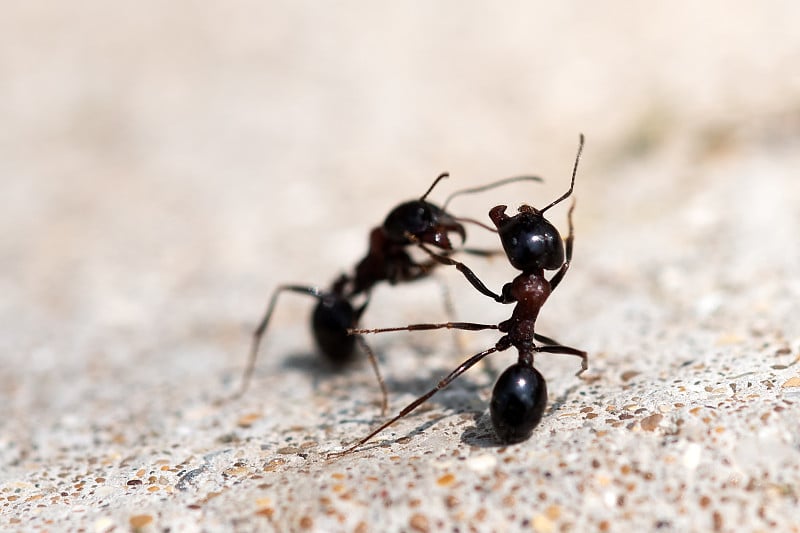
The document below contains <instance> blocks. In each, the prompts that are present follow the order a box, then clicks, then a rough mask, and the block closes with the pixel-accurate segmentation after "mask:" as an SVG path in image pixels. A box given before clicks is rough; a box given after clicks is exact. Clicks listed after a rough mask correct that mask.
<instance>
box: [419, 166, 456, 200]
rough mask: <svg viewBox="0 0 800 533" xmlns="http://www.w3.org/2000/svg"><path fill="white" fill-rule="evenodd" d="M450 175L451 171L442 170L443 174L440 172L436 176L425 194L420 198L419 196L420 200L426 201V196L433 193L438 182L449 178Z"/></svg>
mask: <svg viewBox="0 0 800 533" xmlns="http://www.w3.org/2000/svg"><path fill="white" fill-rule="evenodd" d="M449 177H450V173H449V172H442V173H441V174H439V175H438V176H436V179H435V180H433V183H432V184H431V186H430V187H428V190H427V191H425V194H423V195H422V196H420V198H419V201H420V202H424V201H425V198H426V197H427V196H428V195H429V194H430V193H431V191H432V190H433V188H434V187H436V184H437V183H439V182H440V181H442V180H443V179H445V178H449Z"/></svg>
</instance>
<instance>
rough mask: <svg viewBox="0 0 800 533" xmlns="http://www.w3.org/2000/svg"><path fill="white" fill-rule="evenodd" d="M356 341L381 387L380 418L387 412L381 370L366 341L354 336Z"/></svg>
mask: <svg viewBox="0 0 800 533" xmlns="http://www.w3.org/2000/svg"><path fill="white" fill-rule="evenodd" d="M355 337H356V341H357V342H358V344H359V345H361V349H362V350H364V351H365V352H367V357H368V358H369V363H370V364H371V365H372V370H374V371H375V377H376V378H378V385H380V387H381V394H382V398H381V416H386V413H387V411H389V391H388V390H387V389H386V382H385V381H383V376H382V375H381V370H380V368H379V367H378V358H377V357H375V352H373V351H372V348H370V347H369V344H367V341H366V339H364V337H362V336H361V335H356V336H355Z"/></svg>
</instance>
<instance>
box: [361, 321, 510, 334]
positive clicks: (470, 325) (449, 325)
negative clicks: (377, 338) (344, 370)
mask: <svg viewBox="0 0 800 533" xmlns="http://www.w3.org/2000/svg"><path fill="white" fill-rule="evenodd" d="M497 328H498V326H497V324H476V323H475V322H442V323H440V324H409V325H408V326H399V327H395V328H374V329H356V328H349V329H348V330H347V333H348V334H350V335H366V334H372V333H387V332H390V331H429V330H433V329H465V330H467V331H482V330H485V329H497Z"/></svg>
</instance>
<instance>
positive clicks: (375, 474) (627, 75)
mask: <svg viewBox="0 0 800 533" xmlns="http://www.w3.org/2000/svg"><path fill="white" fill-rule="evenodd" d="M798 20H800V9H798V8H797V7H796V6H795V4H793V3H790V2H767V3H763V2H759V3H756V2H752V3H738V4H736V5H733V4H730V3H728V2H706V3H703V4H702V5H698V4H695V3H689V2H685V3H679V4H674V3H673V4H671V5H670V6H659V5H652V4H649V5H644V4H637V3H631V2H605V3H603V4H597V5H593V4H592V5H590V4H584V3H578V2H563V3H559V4H558V5H551V4H548V3H544V2H534V3H526V4H515V5H502V6H497V5H492V6H489V5H488V4H480V3H474V2H469V3H464V2H438V3H435V4H431V5H427V4H422V3H417V4H390V3H377V4H376V3H369V2H360V3H350V4H330V5H325V4H319V3H313V2H292V3H288V2H287V3H279V2H239V3H222V2H203V3H189V2H172V3H170V4H168V5H165V4H162V3H157V2H140V3H137V4H136V5H133V4H128V5H125V4H109V3H105V2H91V1H82V2H78V3H72V4H69V5H66V4H65V5H55V4H44V3H40V2H34V3H25V4H16V5H9V6H6V8H5V9H4V15H3V17H2V19H0V117H2V123H3V127H2V130H0V294H2V298H0V320H1V321H2V324H3V334H2V335H0V361H2V368H3V370H2V372H0V401H2V404H3V406H4V407H5V415H4V416H3V417H2V419H0V464H2V468H0V472H2V474H0V476H1V478H0V481H2V485H0V524H3V528H4V529H12V530H13V529H19V530H30V529H33V528H43V529H48V530H59V529H78V528H85V529H90V530H96V531H106V530H109V529H111V528H114V527H116V528H123V529H124V528H133V529H142V530H148V529H153V530H158V529H162V528H171V529H173V530H200V529H204V530H227V529H230V528H241V529H250V528H253V527H265V528H274V529H277V530H287V529H311V530H320V531H326V530H343V531H353V530H356V531H376V530H419V531H425V530H432V531H433V530H442V529H448V530H450V529H452V530H462V531H463V530H466V529H468V528H469V527H475V528H476V529H478V530H508V529H509V528H511V529H521V530H527V529H531V528H533V529H535V530H540V531H551V530H552V531H555V530H562V529H567V528H570V527H571V528H573V529H578V530H586V529H587V528H594V529H600V530H608V529H611V530H617V531H619V530H624V529H631V528H633V527H637V528H644V529H653V528H655V527H659V528H665V529H675V530H685V529H686V528H694V529H698V530H708V529H718V530H733V529H734V528H742V527H743V528H744V529H746V530H760V529H761V530H765V529H775V528H778V529H786V528H790V527H793V528H795V530H796V529H797V528H798V522H797V519H796V516H797V515H796V512H794V511H793V510H794V509H796V505H797V503H798V502H797V500H798V489H797V487H798V481H800V475H799V473H798V466H797V465H798V464H800V463H799V462H798V460H797V459H798V455H799V454H800V432H798V430H797V424H796V420H797V415H798V414H800V409H798V406H797V405H798V402H800V396H798V392H796V391H798V390H800V389H798V388H797V387H798V386H800V374H798V370H797V366H792V363H793V361H795V360H796V358H797V356H798V352H799V351H800V346H798V339H799V336H798V333H800V331H799V330H798V326H797V322H796V318H795V317H796V316H797V312H798V305H797V303H796V301H797V297H798V294H799V293H800V278H798V274H797V273H798V271H799V269H800V254H798V252H797V247H796V246H795V242H796V228H797V227H798V223H800V220H799V217H798V208H797V206H798V204H800V185H798V179H797V178H798V175H797V168H799V167H798V164H800V151H799V150H798V149H799V148H800V70H798V68H797V65H798V64H800V34H798V32H797V30H796V27H797V21H798ZM579 132H583V133H585V135H586V138H587V144H586V149H585V152H584V157H583V160H582V162H581V167H580V169H579V174H578V182H577V185H576V194H575V195H576V198H577V208H576V211H575V224H576V255H575V261H574V264H573V268H572V269H571V270H570V272H569V274H568V276H567V277H566V279H565V281H564V283H563V284H562V286H561V287H559V289H558V291H557V292H556V293H554V295H553V298H552V299H551V301H550V302H548V304H547V306H546V307H545V308H544V309H543V311H542V315H541V319H540V326H539V327H540V331H542V332H543V333H545V334H548V335H552V336H554V337H556V338H558V339H560V340H563V342H565V343H568V344H571V345H574V346H579V347H582V348H585V349H587V350H589V351H590V352H591V354H592V362H591V364H592V369H591V374H592V375H593V376H596V377H598V378H599V379H598V380H597V381H596V382H594V383H592V384H587V383H584V382H581V381H579V380H576V379H575V378H574V377H573V374H574V371H575V369H576V365H577V363H576V362H575V361H572V360H570V358H557V357H554V358H545V357H541V358H540V359H539V360H538V361H537V367H539V368H540V369H541V370H542V372H543V373H544V375H545V376H546V377H547V379H548V385H549V387H550V400H551V405H550V407H549V409H548V412H547V414H546V417H545V420H544V421H543V422H542V425H541V426H540V427H539V428H537V430H536V432H535V433H534V435H533V437H532V438H531V439H530V440H529V441H527V442H525V443H523V444H520V445H517V446H513V447H498V446H495V445H494V444H493V440H492V436H491V429H490V426H489V424H488V422H487V421H486V417H485V415H484V414H483V413H484V410H485V407H486V404H487V401H488V397H489V394H490V391H491V380H492V376H493V375H494V373H496V372H499V371H501V370H502V369H503V368H505V366H507V365H508V364H509V363H510V362H511V361H513V360H514V354H512V353H510V352H509V353H507V354H504V355H498V356H495V357H494V359H493V360H492V361H491V362H489V363H487V365H484V367H483V371H482V370H479V369H476V370H474V371H473V372H471V373H469V374H467V375H466V376H465V377H463V378H462V379H460V380H459V381H458V382H457V383H455V384H453V386H452V387H451V389H450V390H448V391H445V392H443V393H441V394H440V395H439V396H437V397H436V398H435V399H434V400H432V401H431V402H430V403H429V405H428V406H427V409H428V410H427V411H423V412H422V413H421V414H415V415H413V416H411V417H409V418H408V419H406V420H405V421H403V422H402V423H400V424H398V425H397V426H395V427H394V428H393V429H392V430H391V431H388V432H387V433H385V434H383V435H382V436H379V437H378V438H377V439H376V443H377V444H381V445H380V446H378V447H371V448H368V449H367V450H366V451H364V452H359V453H357V454H353V455H351V456H348V457H346V458H344V459H342V460H340V461H336V462H331V461H329V460H327V459H326V454H327V453H328V452H330V451H335V450H337V449H340V448H341V446H343V445H345V444H347V443H349V442H352V441H353V440H354V439H356V438H358V437H359V436H362V435H364V434H365V433H366V432H367V431H368V430H369V428H371V427H373V425H374V424H375V423H376V422H378V421H380V420H381V418H380V416H379V413H378V410H377V408H376V404H375V400H376V398H377V387H376V385H375V383H374V380H373V378H372V376H371V373H370V370H369V368H368V367H367V366H366V365H364V366H361V367H358V366H357V367H355V368H354V369H352V370H351V371H349V372H346V373H340V374H335V373H331V372H330V369H329V368H328V367H327V366H326V365H325V364H324V363H323V362H321V361H320V359H318V357H317V356H316V355H315V354H314V350H313V345H312V343H311V339H310V337H309V334H308V331H307V320H308V315H309V312H310V309H311V306H312V303H313V302H311V301H308V300H307V299H304V298H302V297H300V296H286V297H285V298H283V300H282V302H281V306H280V308H279V311H278V313H276V315H275V316H274V320H273V323H272V324H271V326H270V330H269V332H268V336H267V339H266V341H265V344H264V349H263V351H262V354H261V358H260V360H259V365H258V369H257V372H256V375H255V380H254V383H253V385H254V386H253V388H252V390H251V391H250V392H249V393H248V395H247V396H245V397H244V398H243V399H241V400H240V401H237V402H232V403H224V404H219V403H218V400H219V399H220V398H224V397H225V396H226V395H229V394H230V393H232V392H233V391H234V390H235V388H236V386H237V384H238V379H239V373H240V371H241V369H242V367H243V365H244V358H245V354H246V350H247V347H248V343H249V335H250V332H251V331H252V329H253V328H254V326H255V325H256V323H257V321H258V318H259V316H260V315H259V313H261V312H263V308H264V305H265V303H266V300H267V298H268V296H269V294H270V292H271V291H272V290H273V289H274V287H275V286H276V285H278V284H280V283H283V282H302V283H311V284H319V285H323V286H324V285H327V284H328V283H330V282H331V281H332V280H333V279H334V278H335V277H336V276H337V275H338V273H340V272H341V271H343V270H346V269H348V268H351V267H352V265H354V264H355V262H356V261H357V259H359V258H360V255H361V254H363V252H364V250H365V248H366V239H367V235H368V231H369V229H370V228H371V227H373V226H375V225H377V224H378V223H380V222H381V221H382V220H383V217H384V216H385V215H386V213H387V212H388V210H389V209H390V208H391V207H392V206H393V205H395V204H397V203H398V202H400V201H402V200H406V199H409V198H414V197H418V196H419V195H420V194H422V193H423V192H424V191H425V190H426V188H427V187H428V185H429V184H430V183H431V181H432V180H433V178H434V177H435V176H436V175H437V174H438V173H439V172H441V171H444V170H447V171H449V172H450V173H451V178H450V179H449V180H447V181H445V182H442V183H441V184H440V185H439V187H438V188H437V189H436V190H435V191H434V193H433V194H432V196H431V199H432V200H434V201H438V202H441V201H443V199H444V198H445V197H446V195H447V194H449V193H450V192H452V191H454V190H457V189H459V188H463V187H470V186H475V185H479V184H483V183H486V182H487V181H490V180H493V179H497V178H502V177H507V176H512V175H517V174H522V173H527V174H537V175H540V176H542V177H544V178H545V180H546V182H545V183H544V184H531V183H520V184H515V185H512V186H508V187H505V188H502V189H497V190H494V191H490V192H486V193H482V194H479V195H474V196H470V197H462V198H459V199H458V200H454V202H453V204H452V209H453V211H455V212H457V213H458V214H460V215H463V216H470V217H473V218H477V219H480V220H484V221H486V220H488V219H487V218H486V213H487V212H488V209H489V208H490V207H492V206H494V205H496V204H498V203H504V204H508V205H509V206H510V208H511V209H515V208H516V207H517V206H518V205H519V204H520V203H523V202H526V203H531V204H533V205H539V206H542V205H544V204H545V203H547V202H549V201H550V200H551V199H553V198H555V197H556V196H557V195H558V194H560V193H561V192H563V190H565V188H566V186H567V183H568V179H569V173H570V170H571V167H572V163H573V159H574V155H575V150H576V148H577V139H578V133H579ZM565 211H566V209H565V208H564V207H560V208H558V209H554V210H553V211H552V213H549V215H550V216H551V217H552V220H553V221H554V222H555V223H556V224H557V225H559V226H560V227H562V228H565ZM469 229H470V236H469V239H470V244H471V245H474V246H479V247H486V248H491V247H496V246H497V245H498V243H497V242H496V236H495V235H493V234H491V233H488V232H486V231H483V230H481V229H480V228H469ZM465 260H466V261H468V262H469V264H470V266H472V267H473V268H474V270H475V271H476V272H478V274H479V275H480V276H481V278H482V279H484V280H485V281H486V282H487V284H488V285H489V286H490V287H492V288H494V289H495V290H499V288H500V287H501V286H502V284H503V283H504V282H506V281H508V280H510V279H511V277H512V276H513V275H514V272H513V270H511V268H510V267H509V266H508V265H507V264H505V262H504V261H502V260H500V259H495V260H493V261H485V260H480V259H475V258H468V257H467V258H465ZM442 284H444V286H446V287H447V288H448V290H449V292H450V294H451V297H452V299H453V304H454V307H455V314H456V315H457V317H458V318H459V319H462V320H471V321H477V322H490V323H494V322H498V321H500V320H503V319H505V318H507V317H508V315H509V313H510V308H508V307H504V306H500V305H497V304H494V303H492V302H491V301H490V300H488V299H486V298H484V297H482V296H481V295H479V294H477V293H475V292H474V291H473V290H472V289H471V288H470V287H469V286H468V285H467V284H466V283H465V282H464V281H463V279H462V278H461V277H460V276H459V275H458V274H457V273H454V272H451V271H447V269H442V270H440V271H439V273H437V275H436V281H433V280H431V281H424V282H420V283H417V284H414V285H411V286H405V287H397V288H384V287H381V288H379V289H378V290H377V291H376V292H375V294H374V297H373V300H372V303H371V306H370V309H369V310H368V313H367V315H366V316H365V318H364V321H363V322H364V324H365V325H367V326H371V327H378V326H382V325H399V324H405V323H408V322H411V321H413V322H420V321H441V320H444V319H445V318H446V316H447V315H446V313H445V310H444V308H443V305H442V298H441V286H442ZM454 339H455V341H457V342H454ZM495 341H496V336H495V335H493V334H491V333H489V334H470V333H462V334H459V335H453V334H451V333H448V332H427V333H426V332H422V333H418V334H414V335H408V334H406V335H403V334H398V335H385V336H382V337H373V338H371V339H370V342H371V344H372V346H373V347H374V348H375V349H376V351H377V352H378V353H379V356H380V358H381V366H382V368H383V370H384V374H385V375H386V378H387V381H388V383H389V387H390V393H391V396H390V400H391V405H392V410H393V412H395V411H397V410H398V409H399V408H400V407H401V406H402V405H403V404H405V403H407V402H409V401H410V400H411V399H413V398H414V397H415V396H417V395H419V394H420V393H422V392H424V391H425V390H427V388H429V387H430V386H431V385H432V384H433V383H435V382H436V380H437V379H438V378H439V377H440V376H442V375H443V374H445V373H446V372H448V371H449V370H450V369H452V368H454V367H455V366H456V365H457V364H458V363H459V362H460V361H461V360H463V359H465V358H466V357H467V356H469V355H471V354H473V353H476V352H478V351H480V350H482V349H484V348H486V347H488V346H490V345H491V344H492V343H493V342H495ZM462 350H463V351H462ZM400 437H408V438H406V439H401V440H400V441H398V440H397V439H398V438H400Z"/></svg>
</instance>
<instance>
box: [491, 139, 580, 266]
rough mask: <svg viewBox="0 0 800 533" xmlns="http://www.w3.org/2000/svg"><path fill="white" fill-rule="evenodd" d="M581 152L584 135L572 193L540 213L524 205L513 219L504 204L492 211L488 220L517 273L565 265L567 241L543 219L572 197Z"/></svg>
mask: <svg viewBox="0 0 800 533" xmlns="http://www.w3.org/2000/svg"><path fill="white" fill-rule="evenodd" d="M582 151H583V134H581V136H580V143H579V144H578V154H577V155H576V156H575V165H574V166H573V167H572V181H571V183H570V185H569V190H568V191H567V192H565V193H564V194H562V195H561V196H559V197H558V198H557V199H556V200H554V201H552V202H550V204H549V205H548V206H547V207H545V208H544V209H542V210H538V209H536V208H535V207H531V206H529V205H524V204H523V205H521V206H520V207H519V209H518V211H519V213H517V214H516V215H514V216H513V217H510V216H508V215H506V209H507V206H505V205H498V206H496V207H494V208H492V210H491V211H489V218H491V219H492V222H494V225H495V226H496V227H497V232H498V233H499V234H500V241H501V242H502V243H503V250H505V252H506V256H508V261H509V262H510V263H511V265H512V266H513V267H514V268H516V269H517V270H522V271H523V272H530V271H537V270H557V269H559V268H561V265H563V264H564V241H563V240H562V239H561V235H560V234H559V233H558V230H557V229H556V228H555V226H553V224H551V223H550V221H549V220H547V219H546V218H544V212H545V211H547V210H548V209H550V208H551V207H553V206H554V205H556V204H559V203H560V202H562V201H563V200H565V199H567V198H569V196H570V195H572V190H573V189H574V188H575V175H576V174H577V172H578V161H580V158H581V152H582Z"/></svg>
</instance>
